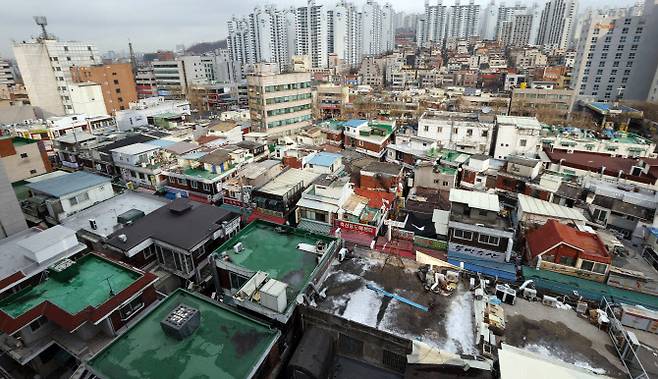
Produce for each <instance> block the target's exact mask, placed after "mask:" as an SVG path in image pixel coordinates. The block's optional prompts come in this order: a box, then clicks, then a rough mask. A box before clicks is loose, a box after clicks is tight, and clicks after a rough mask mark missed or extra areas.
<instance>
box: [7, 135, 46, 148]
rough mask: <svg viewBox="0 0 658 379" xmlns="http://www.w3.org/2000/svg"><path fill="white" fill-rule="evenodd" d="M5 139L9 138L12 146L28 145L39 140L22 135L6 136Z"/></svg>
mask: <svg viewBox="0 0 658 379" xmlns="http://www.w3.org/2000/svg"><path fill="white" fill-rule="evenodd" d="M6 138H7V139H11V144H12V145H14V146H17V147H18V146H25V145H30V144H33V143H37V142H39V141H37V140H34V139H29V138H23V137H6Z"/></svg>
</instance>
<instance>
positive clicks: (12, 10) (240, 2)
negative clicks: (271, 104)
mask: <svg viewBox="0 0 658 379" xmlns="http://www.w3.org/2000/svg"><path fill="white" fill-rule="evenodd" d="M365 1H366V0H354V1H353V2H354V3H356V4H358V5H361V4H363V3H365ZM465 1H466V0H462V2H465ZM485 1H486V2H487V3H488V0H476V2H477V3H480V4H483V3H485ZM336 2H337V1H336V0H330V1H327V0H316V3H318V4H327V5H333V4H335V3H336ZM431 2H432V3H434V2H435V0H431ZM506 2H507V3H510V4H512V3H515V2H526V1H517V0H507V1H506ZM527 2H529V1H527ZM537 2H543V1H542V0H537ZM632 2H633V0H581V9H583V8H585V7H587V6H593V5H596V6H602V5H609V6H612V5H615V6H622V5H623V4H631V3H632ZM268 3H274V2H273V1H259V0H20V1H13V2H11V4H9V3H7V4H4V6H3V7H2V12H0V56H5V57H13V54H12V53H11V40H12V39H13V40H17V41H20V40H26V39H30V37H33V36H36V35H38V34H39V29H38V27H37V26H36V25H35V24H34V21H33V20H32V16H35V15H37V13H38V15H43V16H46V17H47V18H48V23H49V25H48V31H49V32H50V33H52V34H55V35H56V36H57V37H58V38H60V39H63V40H78V41H85V42H91V43H95V44H96V46H98V48H99V49H100V51H101V52H105V51H108V50H115V51H117V52H121V51H126V50H127V45H128V40H132V42H133V45H134V47H135V49H136V50H137V51H141V52H148V51H154V50H157V49H169V50H171V49H174V47H175V46H176V45H177V44H185V45H191V44H192V43H194V42H207V41H217V40H220V39H224V38H225V37H226V21H227V20H228V19H229V18H230V17H231V16H233V15H237V16H240V15H246V14H248V13H249V12H250V11H251V10H252V9H253V8H254V6H256V5H264V4H268ZM276 3H277V4H279V6H280V7H283V6H290V5H293V6H302V5H304V4H306V1H305V0H280V1H278V2H276ZM380 3H382V4H383V3H384V1H383V0H381V1H380ZM391 3H394V4H395V5H394V7H395V10H396V11H405V12H410V13H413V12H417V13H420V12H422V10H423V6H424V0H404V1H391ZM443 3H444V4H447V5H450V4H452V3H453V2H452V0H444V1H443ZM496 3H500V0H497V1H496Z"/></svg>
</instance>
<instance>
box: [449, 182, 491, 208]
mask: <svg viewBox="0 0 658 379" xmlns="http://www.w3.org/2000/svg"><path fill="white" fill-rule="evenodd" d="M448 200H450V202H451V203H452V202H455V203H464V204H468V206H469V207H471V208H477V209H486V210H488V211H493V212H500V203H499V202H498V195H495V194H492V193H486V192H476V191H467V190H463V189H457V188H453V189H451V190H450V197H449V199H448Z"/></svg>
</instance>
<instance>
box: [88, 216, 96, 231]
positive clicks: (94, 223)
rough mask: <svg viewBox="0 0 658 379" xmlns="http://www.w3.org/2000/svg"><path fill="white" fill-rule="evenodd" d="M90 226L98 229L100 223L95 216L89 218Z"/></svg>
mask: <svg viewBox="0 0 658 379" xmlns="http://www.w3.org/2000/svg"><path fill="white" fill-rule="evenodd" d="M89 227H90V228H91V229H92V230H96V229H98V224H97V223H96V220H94V219H93V218H90V219H89Z"/></svg>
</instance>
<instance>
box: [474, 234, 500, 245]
mask: <svg viewBox="0 0 658 379" xmlns="http://www.w3.org/2000/svg"><path fill="white" fill-rule="evenodd" d="M482 237H485V238H484V239H483V238H482ZM492 240H495V241H496V243H493V242H492ZM478 242H480V243H483V244H485V245H491V246H498V244H500V237H496V236H490V235H488V234H480V235H478Z"/></svg>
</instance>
